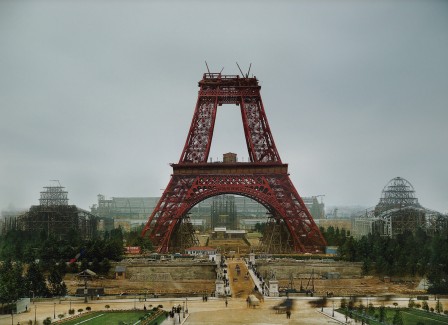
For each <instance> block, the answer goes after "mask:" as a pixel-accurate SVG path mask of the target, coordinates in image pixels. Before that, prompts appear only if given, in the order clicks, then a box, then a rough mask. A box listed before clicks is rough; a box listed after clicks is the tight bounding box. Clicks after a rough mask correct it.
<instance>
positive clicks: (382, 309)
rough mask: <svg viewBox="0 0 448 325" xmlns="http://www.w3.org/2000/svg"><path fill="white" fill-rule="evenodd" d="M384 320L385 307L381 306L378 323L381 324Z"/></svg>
mask: <svg viewBox="0 0 448 325" xmlns="http://www.w3.org/2000/svg"><path fill="white" fill-rule="evenodd" d="M385 318H386V307H384V306H381V307H380V317H379V321H380V322H381V323H382V322H384V321H385Z"/></svg>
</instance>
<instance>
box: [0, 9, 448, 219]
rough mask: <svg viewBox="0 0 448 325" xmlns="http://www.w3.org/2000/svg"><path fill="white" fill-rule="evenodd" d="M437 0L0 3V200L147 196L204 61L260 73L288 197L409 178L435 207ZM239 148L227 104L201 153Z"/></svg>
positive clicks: (330, 197) (447, 164) (352, 200)
mask: <svg viewBox="0 0 448 325" xmlns="http://www.w3.org/2000/svg"><path fill="white" fill-rule="evenodd" d="M447 35H448V2H447V1H431V0H427V1H412V0H411V1H408V0H406V1H381V0H380V1H362V0H361V1H354V0H353V1H349V0H346V1H338V0H336V1H335V0H309V1H132V0H131V1H100V0H96V1H56V0H54V1H6V0H2V1H0V49H1V51H0V210H8V209H13V208H16V209H21V208H28V207H29V206H30V205H33V204H38V202H39V201H38V200H39V192H40V191H41V190H42V187H44V186H48V185H51V184H52V182H51V181H50V180H55V179H57V180H59V181H60V182H61V184H62V185H63V186H65V187H66V189H67V190H68V192H69V200H70V201H69V202H70V204H76V205H78V206H80V207H82V208H84V209H88V208H89V207H90V206H91V205H92V204H94V203H96V200H97V197H96V195H97V194H99V193H101V194H103V195H105V196H106V197H117V196H160V195H161V194H162V190H163V189H164V188H165V187H166V185H167V184H168V181H169V177H170V173H171V167H170V166H169V163H172V162H178V160H179V157H180V154H181V150H182V148H183V145H184V143H185V140H186V136H187V133H188V129H189V127H190V122H191V118H192V116H193V112H194V107H195V104H196V99H197V91H198V88H197V82H198V81H199V80H200V79H201V78H202V74H203V73H204V72H205V71H206V67H205V64H204V61H207V62H208V64H209V66H210V69H211V70H212V71H216V72H219V71H220V70H221V68H222V67H224V71H223V73H227V74H237V73H238V68H237V66H236V64H235V62H238V63H239V64H240V66H241V67H242V68H243V69H244V70H247V68H248V67H249V64H250V63H252V69H251V73H253V74H254V75H255V76H256V77H257V78H258V79H259V80H260V83H261V86H262V89H261V94H262V99H263V103H264V106H265V109H266V114H267V117H268V120H269V123H270V126H271V129H272V133H273V136H274V140H275V143H276V145H277V148H278V150H279V152H280V156H281V158H282V161H283V162H284V163H288V164H289V171H290V174H291V179H292V181H293V182H294V184H295V186H296V188H297V190H298V192H299V193H300V194H301V195H302V196H311V195H325V197H324V203H326V205H363V206H366V207H371V206H374V205H375V204H376V203H377V202H378V199H379V197H380V195H381V190H382V189H383V187H384V186H385V185H386V184H387V182H388V181H389V180H390V179H392V178H394V177H396V176H401V177H403V178H405V179H407V180H409V181H410V182H411V183H412V184H413V185H414V188H415V190H416V195H417V197H418V198H419V201H420V203H421V204H422V205H423V206H425V207H427V208H431V209H435V210H438V211H441V212H448V150H447V147H448V145H447V140H448V128H447V121H448V63H447V62H448V59H447V58H448V37H447ZM229 151H232V152H236V153H237V154H238V157H239V159H240V160H241V159H243V160H244V161H246V160H247V156H248V154H247V149H246V148H245V143H244V138H243V129H242V123H241V117H240V115H239V111H238V108H237V106H230V105H224V106H222V107H220V108H219V110H218V116H217V120H216V127H215V135H214V138H213V143H212V149H211V157H212V158H213V160H215V159H217V158H220V159H221V157H222V153H224V152H229Z"/></svg>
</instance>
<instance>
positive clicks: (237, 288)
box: [227, 260, 255, 298]
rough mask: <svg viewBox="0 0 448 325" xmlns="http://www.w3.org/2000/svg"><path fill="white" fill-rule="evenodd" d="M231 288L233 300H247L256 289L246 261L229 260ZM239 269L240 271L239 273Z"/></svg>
mask: <svg viewBox="0 0 448 325" xmlns="http://www.w3.org/2000/svg"><path fill="white" fill-rule="evenodd" d="M227 265H228V271H229V280H230V288H231V289H232V297H233V298H246V297H247V296H248V295H249V294H250V293H251V292H252V290H253V289H254V286H255V283H254V282H253V281H252V278H251V277H250V276H249V274H248V269H247V267H246V264H245V263H244V261H240V260H236V261H235V260H230V261H229V260H227ZM238 269H239V271H238Z"/></svg>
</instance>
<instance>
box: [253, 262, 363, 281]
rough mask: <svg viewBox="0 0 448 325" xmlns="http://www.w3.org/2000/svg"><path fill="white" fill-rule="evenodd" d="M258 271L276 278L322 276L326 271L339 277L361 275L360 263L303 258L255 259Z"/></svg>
mask: <svg viewBox="0 0 448 325" xmlns="http://www.w3.org/2000/svg"><path fill="white" fill-rule="evenodd" d="M256 266H257V270H258V272H259V273H260V274H261V275H262V276H265V275H266V274H271V272H274V273H275V276H276V278H277V279H278V280H285V279H290V277H291V275H292V276H293V277H294V278H295V279H306V278H310V276H311V274H314V277H315V278H322V277H324V276H325V275H326V274H327V273H329V272H331V273H334V272H336V273H339V274H340V276H341V278H354V277H355V278H357V277H361V268H362V263H351V262H339V261H305V260H282V259H279V260H269V261H267V260H256Z"/></svg>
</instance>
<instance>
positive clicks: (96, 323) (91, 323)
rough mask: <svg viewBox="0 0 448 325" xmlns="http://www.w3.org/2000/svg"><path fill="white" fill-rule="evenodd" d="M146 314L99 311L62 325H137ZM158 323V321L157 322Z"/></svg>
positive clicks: (142, 312)
mask: <svg viewBox="0 0 448 325" xmlns="http://www.w3.org/2000/svg"><path fill="white" fill-rule="evenodd" d="M145 314H148V312H144V311H123V312H107V311H102V312H101V311H99V312H93V313H89V314H87V315H84V316H81V317H78V318H76V319H73V320H68V321H64V322H62V323H60V324H64V325H81V324H82V325H104V324H117V325H118V324H123V325H124V324H128V325H133V324H136V325H137V324H139V323H140V318H141V317H142V316H144V315H145ZM158 323H160V321H159V322H158Z"/></svg>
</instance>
